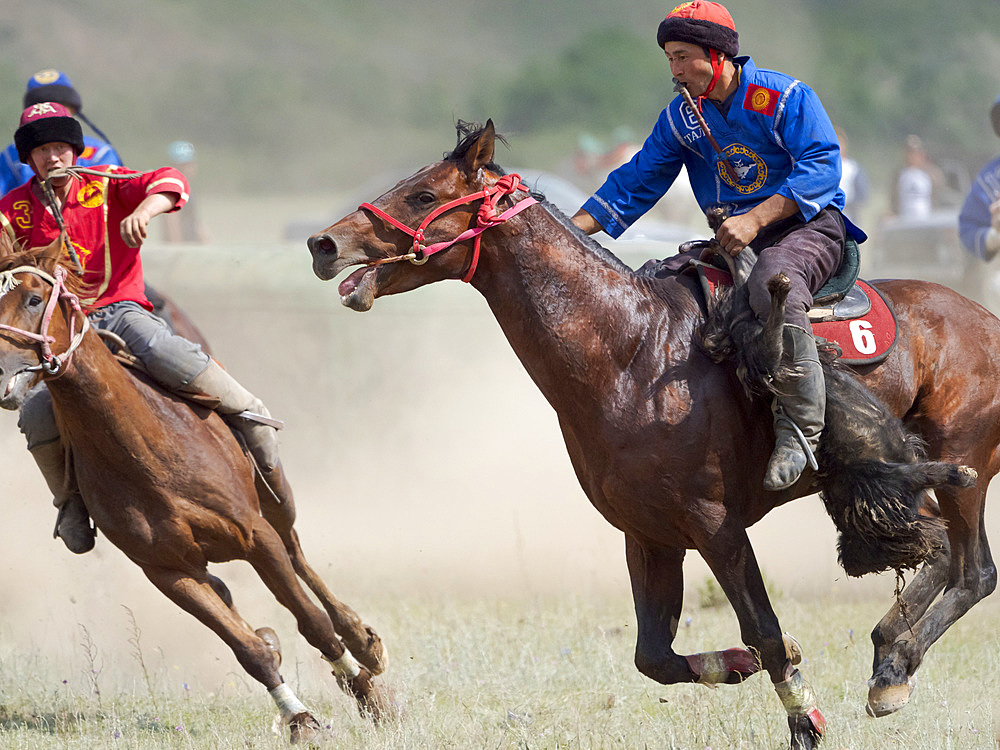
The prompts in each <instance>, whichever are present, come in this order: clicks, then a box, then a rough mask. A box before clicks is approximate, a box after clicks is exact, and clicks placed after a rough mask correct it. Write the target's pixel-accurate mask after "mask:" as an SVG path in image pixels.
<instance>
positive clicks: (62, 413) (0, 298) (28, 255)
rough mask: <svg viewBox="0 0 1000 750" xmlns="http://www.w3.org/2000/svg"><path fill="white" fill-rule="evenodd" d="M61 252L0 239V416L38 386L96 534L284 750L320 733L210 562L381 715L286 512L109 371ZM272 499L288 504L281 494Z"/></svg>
mask: <svg viewBox="0 0 1000 750" xmlns="http://www.w3.org/2000/svg"><path fill="white" fill-rule="evenodd" d="M60 249H61V245H60V244H59V243H58V242H57V243H54V244H53V245H52V246H51V247H50V248H47V249H43V250H36V251H26V252H20V253H15V252H13V248H11V247H10V246H9V241H8V240H7V238H6V234H0V407H3V408H5V409H17V408H19V406H20V404H21V403H22V401H23V399H24V397H25V395H26V394H27V392H28V391H29V390H30V389H31V388H32V387H33V386H34V384H35V383H37V382H38V379H39V378H44V380H45V382H46V384H47V387H48V389H49V392H50V393H51V395H52V401H53V405H54V410H55V414H56V420H57V422H58V424H59V429H60V434H61V436H62V439H63V442H64V443H65V444H66V445H67V446H68V451H69V455H70V457H71V459H70V461H69V462H68V463H70V464H71V465H72V467H73V468H72V470H73V471H74V473H75V477H76V481H77V483H78V485H79V488H80V491H81V494H82V496H83V500H84V503H85V504H86V506H87V510H88V511H89V512H90V515H91V517H92V518H93V519H94V522H95V524H96V526H97V528H98V529H100V531H101V533H102V534H103V535H104V536H105V537H106V538H107V539H108V540H109V541H110V542H111V543H113V544H114V545H115V546H116V547H118V548H119V549H121V551H122V552H124V553H125V555H126V556H127V557H128V558H129V559H131V560H132V561H133V562H135V563H136V564H137V565H138V566H139V567H140V568H142V571H143V573H145V574H146V577H147V578H149V580H150V581H151V582H152V583H153V585H155V586H156V587H157V588H158V589H159V590H160V591H162V592H163V593H164V594H165V595H166V596H167V597H168V598H170V599H171V600H172V601H173V602H175V603H176V604H177V605H178V606H180V607H181V608H182V609H184V610H186V611H187V612H189V613H191V614H192V615H194V616H195V617H197V618H198V619H199V620H200V621H201V622H202V623H204V624H205V625H206V626H207V627H209V628H211V629H212V630H213V631H214V632H215V633H216V634H217V635H218V636H219V637H220V638H222V640H223V641H225V643H226V644H227V645H228V646H229V647H230V648H231V649H232V651H233V653H234V654H235V656H236V659H237V660H238V661H239V663H240V665H241V666H242V667H243V668H244V669H245V670H246V672H247V673H248V674H249V675H250V676H251V677H253V678H254V679H256V680H258V681H259V682H260V683H261V684H262V685H264V687H265V688H267V690H268V691H269V693H270V694H271V697H272V698H273V699H274V701H275V703H276V704H277V706H278V708H279V710H280V711H281V715H282V719H283V720H284V721H285V722H286V723H287V724H288V725H289V726H290V735H291V739H292V741H293V742H298V741H303V740H307V739H310V738H312V737H314V736H318V735H319V734H320V733H321V732H322V729H321V727H320V725H319V723H318V722H317V721H316V720H315V718H314V717H313V716H312V715H311V714H310V713H309V711H308V710H307V709H306V707H305V706H304V705H303V704H302V703H301V702H300V701H299V700H298V698H296V696H295V695H294V693H292V691H291V689H290V688H289V687H288V685H287V684H286V683H285V681H284V679H283V678H282V676H281V674H280V672H279V667H280V665H281V651H280V646H279V644H278V641H277V636H276V635H275V634H274V631H272V630H271V629H270V628H258V629H256V630H255V629H254V628H253V627H251V626H250V625H249V624H247V622H246V621H245V620H244V619H243V618H242V617H241V616H240V615H239V613H238V612H237V611H236V609H235V607H234V606H233V601H232V597H231V595H230V592H229V590H228V588H227V587H226V585H225V584H224V583H223V582H222V581H221V580H220V579H219V578H217V577H216V576H214V575H212V574H210V573H209V572H208V569H207V566H208V563H215V562H226V561H229V560H246V561H247V562H249V563H250V564H251V566H253V568H254V570H255V571H256V573H257V574H258V576H260V578H261V580H262V581H263V582H264V584H265V585H266V586H267V587H268V589H269V590H270V591H271V593H272V594H273V595H274V597H275V599H277V600H278V601H279V602H280V603H281V604H282V605H284V606H285V607H287V608H288V609H289V610H290V611H291V612H292V614H293V615H294V616H295V618H296V620H297V623H298V628H299V631H300V632H301V633H302V635H303V636H304V637H305V639H306V640H307V641H308V642H309V643H310V645H312V646H314V647H315V648H316V649H317V650H318V651H319V652H320V655H321V656H322V657H323V659H325V660H326V661H327V662H329V663H330V665H331V666H332V668H333V673H334V675H335V676H336V677H337V681H338V684H339V685H340V686H341V688H343V689H344V690H345V692H347V693H348V694H349V695H351V696H352V697H353V698H354V699H355V700H356V701H357V704H358V706H359V708H360V709H361V711H362V713H364V714H367V715H370V716H372V717H373V718H379V717H380V716H382V715H383V714H385V712H386V711H387V710H389V711H391V710H392V709H393V706H392V700H391V697H390V695H389V694H388V693H387V692H386V690H385V688H384V687H383V686H382V683H381V682H380V681H377V680H374V678H375V676H376V675H378V674H379V673H381V672H382V670H383V668H384V655H383V649H382V643H381V640H380V639H379V637H378V636H377V635H376V634H375V632H374V631H373V630H372V629H371V628H369V627H368V626H366V625H365V624H364V623H363V622H362V621H361V619H360V618H359V617H358V615H357V614H355V612H354V611H353V610H352V609H351V608H350V607H348V606H347V605H346V604H344V603H342V602H340V601H339V600H337V598H336V597H335V596H334V595H333V594H332V593H331V592H330V590H329V589H328V588H327V586H326V585H325V583H324V582H323V581H322V580H321V579H320V578H319V576H318V575H316V573H315V572H314V571H313V569H312V568H311V567H310V566H309V564H308V563H307V562H306V559H305V556H304V555H303V553H302V548H301V546H300V544H299V539H298V535H297V534H296V532H295V529H294V528H293V524H294V521H295V515H296V514H295V507H294V505H293V503H292V502H290V501H289V502H285V503H279V501H278V499H277V496H276V495H275V493H274V492H272V491H271V490H270V489H269V488H268V487H267V486H266V485H265V484H264V483H263V482H262V481H261V479H260V478H259V476H258V475H257V474H256V472H255V470H254V468H253V466H252V464H251V461H250V459H249V458H248V457H247V456H246V455H245V454H244V452H243V450H242V449H241V447H240V444H239V442H238V440H237V438H236V436H235V435H234V433H233V432H232V431H231V430H230V428H229V427H228V426H227V425H226V423H225V422H223V420H222V418H221V417H220V416H219V415H218V414H217V413H216V412H215V411H212V410H210V409H207V408H203V407H200V406H197V405H195V404H192V403H190V402H188V401H185V400H183V399H181V398H180V397H178V396H174V395H171V394H168V393H165V392H164V391H163V390H161V389H160V388H158V387H156V386H155V385H153V384H152V383H151V382H150V381H148V380H146V379H144V378H142V377H140V376H135V375H133V374H130V373H129V372H128V371H126V369H125V368H124V367H123V366H122V365H121V364H119V362H118V361H117V360H116V358H115V357H114V356H113V355H112V354H111V352H110V351H109V350H108V347H107V346H106V345H105V344H104V343H103V342H102V340H101V339H100V338H99V337H98V335H97V333H95V331H94V330H93V329H91V328H89V326H88V324H87V319H86V317H85V316H84V315H83V313H82V311H81V309H80V304H79V299H78V297H77V295H76V294H75V291H78V290H75V289H74V286H75V284H74V282H76V285H78V284H79V281H78V280H77V279H75V278H74V277H73V276H72V274H68V273H67V272H66V269H65V268H64V267H63V266H61V265H58V262H57V259H58V258H59V257H60ZM281 496H282V497H287V498H291V497H292V495H291V492H290V490H288V489H286V491H285V492H283V493H281ZM299 579H301V580H302V581H304V582H305V583H306V585H307V586H308V587H309V589H310V590H312V592H313V593H314V594H315V595H316V597H317V598H318V599H319V600H320V602H321V603H322V608H320V607H318V606H316V604H314V603H313V601H312V600H311V599H310V598H309V596H308V594H307V593H306V591H305V590H304V589H303V587H302V585H301V584H300V582H299ZM345 645H346V648H345ZM348 649H349V650H348ZM352 654H353V656H352ZM355 657H356V659H355Z"/></svg>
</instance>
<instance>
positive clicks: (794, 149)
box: [573, 0, 865, 490]
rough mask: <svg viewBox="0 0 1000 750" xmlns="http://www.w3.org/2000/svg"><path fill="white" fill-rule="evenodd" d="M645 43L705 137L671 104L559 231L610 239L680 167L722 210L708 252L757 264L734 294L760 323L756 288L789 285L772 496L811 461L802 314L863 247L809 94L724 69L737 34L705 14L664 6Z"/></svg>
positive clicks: (766, 303)
mask: <svg viewBox="0 0 1000 750" xmlns="http://www.w3.org/2000/svg"><path fill="white" fill-rule="evenodd" d="M656 41H657V45H658V46H659V47H660V48H661V49H662V50H663V51H664V52H665V53H666V55H667V60H668V61H669V64H670V70H671V73H672V75H673V76H674V78H675V79H676V81H677V82H678V83H679V84H680V85H683V86H685V87H686V88H687V91H688V93H689V94H690V95H691V96H692V97H693V98H694V99H695V100H696V107H697V108H698V110H699V114H700V115H701V117H702V119H703V120H704V124H705V126H707V131H708V132H706V128H705V127H703V126H702V124H701V123H700V122H699V119H698V117H697V116H696V114H695V112H694V111H693V110H692V108H691V107H689V106H688V104H687V103H686V102H685V100H684V99H683V98H682V97H681V96H678V97H676V98H675V99H674V100H673V101H671V102H670V104H669V105H668V106H667V108H666V109H664V110H663V112H662V113H661V114H660V117H659V119H658V120H657V122H656V125H655V126H654V127H653V132H652V133H651V134H650V136H649V137H648V138H647V139H646V142H645V143H644V144H643V146H642V148H641V149H640V150H639V152H638V153H637V154H636V155H635V156H634V157H633V158H632V160H631V161H630V162H628V163H627V164H625V165H623V166H621V167H619V168H618V169H616V170H615V171H614V172H612V173H611V174H610V175H609V176H608V178H607V180H606V181H605V183H604V184H603V185H602V186H601V187H600V188H599V189H598V190H597V192H596V193H595V194H594V195H593V196H592V197H591V198H589V199H588V200H587V201H586V203H584V205H583V207H582V208H581V209H580V210H579V211H578V212H577V213H576V215H574V217H573V221H574V223H575V224H576V225H577V226H578V227H580V228H581V229H582V230H583V231H584V232H586V233H588V234H592V233H594V232H596V231H598V230H601V229H603V230H604V231H606V232H607V233H608V234H610V235H611V236H612V237H617V236H619V235H620V234H621V233H622V232H624V231H625V230H626V229H627V228H628V227H629V226H630V225H631V224H632V222H634V221H635V220H636V219H638V218H639V217H640V216H642V215H643V214H644V213H645V212H646V211H648V210H649V209H650V208H652V207H653V205H654V204H655V203H656V202H657V201H658V200H659V199H660V198H661V197H662V196H663V194H664V193H666V191H667V190H668V188H669V187H670V186H671V184H672V183H673V182H674V180H675V179H676V178H677V176H678V174H679V173H680V170H681V167H684V168H685V169H686V171H687V175H688V179H689V181H690V183H691V188H692V190H693V191H694V194H695V197H696V199H697V200H698V203H699V205H700V206H701V207H702V209H703V210H708V209H709V208H712V207H714V206H718V205H720V204H722V205H728V206H729V208H730V218H728V219H727V220H726V221H725V222H724V223H723V224H722V226H721V227H720V228H719V229H718V231H717V232H716V237H717V239H718V240H719V242H720V243H721V245H722V247H723V248H724V249H725V250H726V251H727V252H728V253H729V254H730V255H732V256H734V257H735V256H736V255H737V254H738V253H739V252H740V251H742V250H743V249H744V248H745V247H752V248H753V250H755V251H756V252H757V254H758V256H759V259H758V261H757V263H756V265H755V266H754V269H753V271H752V272H751V274H750V278H749V280H748V282H747V284H748V287H749V291H750V304H751V306H752V307H753V310H754V312H755V313H756V315H757V316H758V317H759V318H760V319H761V320H764V319H766V318H767V315H768V313H769V311H770V304H771V297H770V293H769V292H768V290H767V286H766V284H767V281H768V279H770V278H771V277H772V276H774V275H775V274H776V273H778V272H784V273H785V274H786V275H787V276H788V277H789V278H790V280H791V291H790V292H789V295H788V300H787V303H786V312H785V321H784V322H785V325H784V328H783V342H784V349H785V356H786V357H787V358H789V359H790V361H791V362H792V364H793V365H794V367H795V370H796V371H797V372H798V373H799V374H798V376H797V377H795V378H794V379H789V380H788V381H787V382H781V383H778V384H777V390H778V394H779V395H778V396H777V397H776V403H775V407H774V413H775V436H776V445H775V449H774V452H773V454H772V456H771V460H770V462H769V465H768V469H767V474H766V475H765V480H764V486H765V487H766V488H767V489H770V490H781V489H785V488H787V487H790V486H792V485H793V484H794V483H795V482H796V481H798V479H799V477H800V475H801V474H802V471H803V470H804V468H805V466H806V464H807V463H808V456H807V446H808V450H809V451H812V452H815V450H816V447H817V446H818V444H819V438H820V434H821V432H822V430H823V425H824V415H825V408H826V391H825V384H824V379H823V371H822V368H821V367H820V363H819V357H818V355H817V351H816V342H815V339H814V338H813V336H812V332H811V327H810V324H809V320H808V318H807V316H806V311H807V310H808V308H809V306H810V304H811V303H812V295H813V293H814V292H816V291H818V290H819V289H820V288H821V287H822V286H823V284H824V283H825V282H826V281H827V280H828V279H829V278H830V276H832V275H833V274H834V273H835V272H836V271H837V267H838V266H839V264H840V261H841V258H842V254H843V249H844V243H845V241H846V238H847V236H848V235H850V236H853V237H854V238H855V239H856V240H858V241H861V240H864V239H865V235H864V233H863V232H861V230H860V229H858V228H857V227H855V226H854V225H853V224H851V223H850V222H849V221H847V220H846V219H845V218H844V216H843V214H842V213H841V209H842V208H843V207H844V193H843V191H842V190H841V189H840V187H839V185H840V147H839V145H838V142H837V136H836V133H835V132H834V129H833V124H832V123H831V122H830V118H829V117H828V116H827V114H826V111H825V110H824V109H823V105H822V104H821V103H820V100H819V97H817V96H816V94H815V92H813V90H812V89H810V88H809V87H808V86H806V85H805V84H804V83H802V82H801V81H798V80H796V79H795V78H792V77H790V76H787V75H785V74H783V73H778V72H775V71H770V70H763V69H760V68H758V67H757V66H756V65H755V64H754V62H753V60H752V59H751V58H749V57H737V54H738V51H739V35H738V34H737V33H736V28H735V24H734V22H733V19H732V16H731V15H730V14H729V11H728V10H726V8H725V7H723V6H722V5H720V4H719V3H714V2H707V1H706V0H694V2H685V3H682V4H681V5H679V6H677V7H676V8H674V10H672V11H671V12H670V13H669V14H668V15H667V17H666V18H665V19H664V20H663V21H662V22H661V23H660V26H659V28H658V30H657V38H656ZM713 139H714V141H715V145H713V143H712V140H713ZM716 145H717V146H718V150H717V149H716ZM720 151H721V153H719V152H720Z"/></svg>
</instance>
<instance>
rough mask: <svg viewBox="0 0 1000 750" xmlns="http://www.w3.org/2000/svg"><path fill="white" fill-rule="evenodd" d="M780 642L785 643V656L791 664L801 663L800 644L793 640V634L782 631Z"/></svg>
mask: <svg viewBox="0 0 1000 750" xmlns="http://www.w3.org/2000/svg"><path fill="white" fill-rule="evenodd" d="M781 642H782V643H784V644H785V658H787V659H788V661H790V662H791V663H792V666H793V667H794V666H796V665H798V664H799V663H801V661H802V646H800V645H799V642H798V641H797V640H795V636H794V635H792V634H791V633H782V634H781Z"/></svg>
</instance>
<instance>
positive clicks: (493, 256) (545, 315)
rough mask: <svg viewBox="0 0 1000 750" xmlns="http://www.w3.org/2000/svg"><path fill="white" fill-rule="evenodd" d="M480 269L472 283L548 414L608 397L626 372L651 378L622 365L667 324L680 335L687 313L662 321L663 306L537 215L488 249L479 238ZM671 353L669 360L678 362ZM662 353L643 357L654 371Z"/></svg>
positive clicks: (666, 315)
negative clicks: (566, 404)
mask: <svg viewBox="0 0 1000 750" xmlns="http://www.w3.org/2000/svg"><path fill="white" fill-rule="evenodd" d="M529 213H535V212H529ZM522 216H523V215H522ZM518 218H519V219H521V217H518ZM512 224H513V222H512ZM483 262H484V265H485V266H486V270H487V273H484V274H482V276H481V277H479V276H477V277H475V278H474V279H473V284H474V285H475V286H476V287H477V288H478V289H479V291H480V292H481V293H482V294H483V296H484V297H486V300H487V302H488V303H489V305H490V308H491V309H492V311H493V314H494V315H495V316H496V319H497V321H498V322H499V323H500V326H501V328H502V329H503V331H504V334H505V336H506V337H507V340H508V341H509V342H510V344H511V346H512V347H513V349H514V351H515V352H516V354H517V356H518V358H519V359H520V360H521V362H522V364H523V365H524V367H525V369H526V370H527V371H528V374H529V375H531V377H532V379H533V380H534V381H535V383H536V384H537V385H538V387H539V388H540V389H541V391H542V393H543V394H544V395H545V397H546V398H547V399H548V400H549V403H551V404H552V405H553V406H554V407H555V408H556V409H557V411H558V410H559V405H558V403H559V402H561V401H565V400H566V399H570V400H577V401H579V399H587V398H588V397H593V396H595V395H599V394H601V393H604V394H606V393H608V392H609V391H610V389H612V388H614V387H615V386H616V383H617V381H618V379H619V378H620V377H621V374H622V373H623V372H624V371H626V370H632V371H631V372H630V374H629V377H633V378H638V379H643V378H647V379H655V378H656V377H658V376H659V374H660V373H658V372H654V371H653V370H654V369H655V368H654V367H650V368H647V369H648V372H645V371H643V369H642V368H639V369H638V370H634V369H633V368H632V365H634V364H635V363H636V361H637V358H638V359H640V360H643V361H648V360H649V359H650V357H649V356H648V351H647V350H648V349H649V348H650V347H652V346H660V345H662V344H663V342H668V341H672V340H675V339H677V338H678V337H677V336H676V335H674V334H672V333H671V328H672V327H674V328H683V327H685V326H686V327H687V328H690V320H684V319H683V318H685V317H688V318H690V317H691V316H683V315H682V316H680V317H681V318H682V319H680V320H672V317H674V316H672V315H671V312H670V310H671V306H670V304H669V301H667V300H665V299H663V298H662V297H660V296H657V295H655V294H653V293H652V292H651V290H650V288H649V286H648V284H646V283H645V282H644V281H642V280H640V279H638V278H637V277H636V276H635V275H634V274H633V273H632V272H631V271H630V270H629V269H628V268H627V267H618V266H617V265H616V264H615V262H614V261H613V260H611V259H608V258H605V257H602V254H601V253H600V251H598V250H595V249H593V248H591V247H590V246H589V245H588V244H587V243H586V242H585V241H584V240H581V239H580V238H579V237H577V236H576V235H575V233H573V232H571V231H570V230H569V229H567V227H566V226H564V225H563V224H562V223H561V222H560V221H559V220H558V219H557V218H555V217H554V216H552V215H551V214H549V213H548V212H547V211H544V212H543V211H541V209H538V211H537V214H536V215H535V216H532V217H531V218H530V219H528V218H527V217H525V218H523V219H522V220H521V221H519V222H517V223H516V224H515V225H514V226H513V227H504V228H500V231H497V233H496V235H494V236H493V237H491V238H490V243H489V246H488V249H487V240H486V237H485V236H484V257H483ZM685 305H686V303H682V304H681V305H680V307H681V308H684V307H685ZM680 348H681V347H675V349H677V350H678V351H675V352H674V356H686V351H685V352H681V351H679V349H680ZM644 352H645V353H644ZM669 356H670V355H669V354H668V353H661V354H659V355H656V356H655V357H653V359H657V360H658V361H659V363H660V364H662V363H663V362H664V361H665V357H669Z"/></svg>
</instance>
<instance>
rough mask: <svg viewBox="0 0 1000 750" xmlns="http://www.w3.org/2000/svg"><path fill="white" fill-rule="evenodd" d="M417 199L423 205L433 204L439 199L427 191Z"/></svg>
mask: <svg viewBox="0 0 1000 750" xmlns="http://www.w3.org/2000/svg"><path fill="white" fill-rule="evenodd" d="M415 197H416V199H417V200H418V201H420V202H421V203H433V202H434V201H436V200H437V198H435V197H434V193H429V192H427V191H426V190H425V191H423V192H422V193H417V194H416V196H415Z"/></svg>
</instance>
